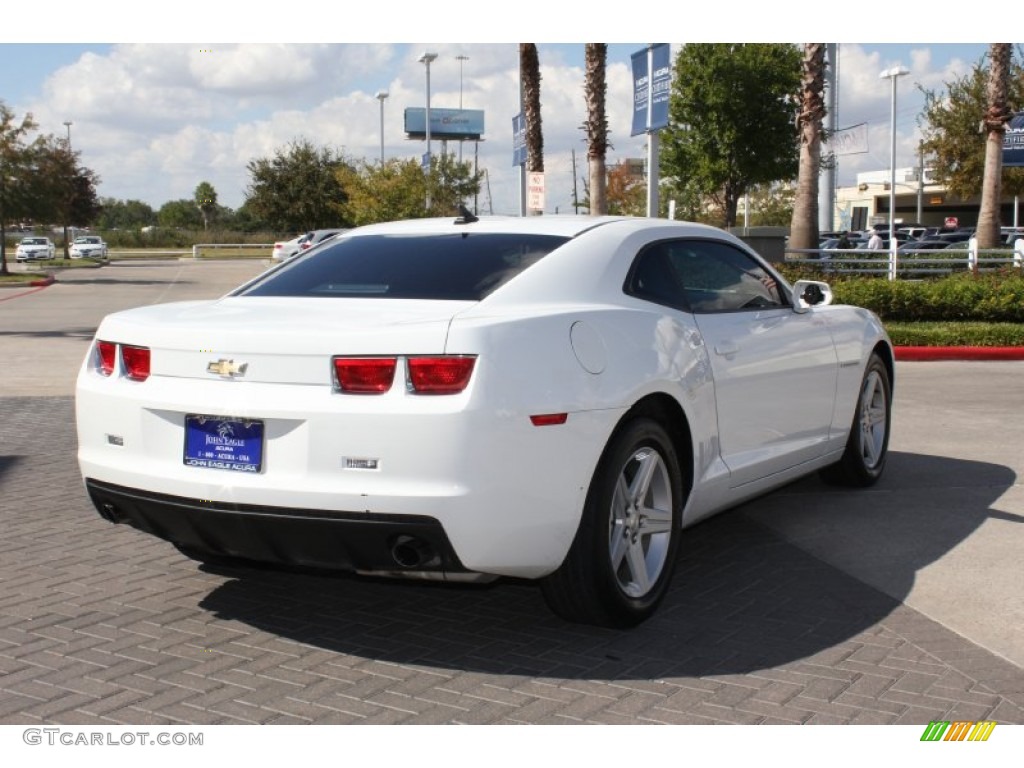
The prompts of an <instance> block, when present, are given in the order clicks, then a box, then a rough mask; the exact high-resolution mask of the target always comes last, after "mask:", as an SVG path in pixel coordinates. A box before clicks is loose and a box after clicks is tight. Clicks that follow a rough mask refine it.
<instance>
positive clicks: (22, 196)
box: [0, 101, 38, 275]
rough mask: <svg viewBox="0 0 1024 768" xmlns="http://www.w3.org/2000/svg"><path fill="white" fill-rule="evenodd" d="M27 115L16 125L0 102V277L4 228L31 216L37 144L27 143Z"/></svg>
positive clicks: (3, 263) (29, 123) (31, 127)
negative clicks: (10, 223)
mask: <svg viewBox="0 0 1024 768" xmlns="http://www.w3.org/2000/svg"><path fill="white" fill-rule="evenodd" d="M36 127H37V126H36V122H35V120H33V119H32V115H31V114H26V115H25V116H24V117H23V118H22V119H21V120H20V121H18V120H17V119H16V118H15V115H14V112H13V110H11V109H10V108H9V107H8V106H7V105H6V104H5V103H4V102H2V101H0V274H4V275H6V274H8V270H7V224H8V223H9V222H14V221H19V220H21V219H22V218H29V217H31V216H32V215H33V209H34V207H35V201H34V200H33V196H32V195H33V193H32V190H33V187H34V185H33V181H34V179H33V178H32V176H33V174H34V172H35V156H34V154H35V151H36V149H37V148H38V145H37V144H32V143H29V142H28V134H29V133H31V132H32V131H34V130H35V129H36Z"/></svg>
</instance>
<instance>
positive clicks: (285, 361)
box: [76, 215, 893, 626]
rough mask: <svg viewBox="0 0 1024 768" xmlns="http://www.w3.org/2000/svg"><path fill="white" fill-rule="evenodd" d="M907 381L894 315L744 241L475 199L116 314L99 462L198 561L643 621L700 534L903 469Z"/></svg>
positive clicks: (80, 409) (110, 329) (107, 479)
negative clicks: (898, 426)
mask: <svg viewBox="0 0 1024 768" xmlns="http://www.w3.org/2000/svg"><path fill="white" fill-rule="evenodd" d="M892 382H893V353H892V347H891V344H890V341H889V339H888V337H887V336H886V334H885V331H884V329H883V328H882V325H881V323H880V322H879V321H878V319H877V318H876V317H875V316H874V315H873V314H872V313H870V312H869V311H867V310H864V309H860V308H857V307H850V306H838V305H835V304H833V303H832V294H831V292H830V290H829V288H828V286H827V285H826V284H825V283H818V282H810V281H801V282H798V283H797V284H795V285H792V286H790V285H789V284H788V283H786V281H785V280H784V279H783V278H782V277H781V276H780V275H778V274H777V273H775V272H774V271H773V270H772V268H771V266H770V265H768V264H767V263H765V262H764V261H763V260H762V259H761V258H760V257H759V256H757V255H756V254H755V253H754V252H753V251H751V250H750V249H749V248H748V247H747V246H746V245H744V244H743V243H742V242H741V241H740V240H738V239H736V238H735V237H732V236H731V235H729V234H727V233H725V232H722V231H720V230H717V229H714V228H711V227H706V226H702V225H698V224H688V223H683V222H674V221H667V220H659V219H639V218H617V217H585V216H562V217H559V216H539V217H524V218H497V217H488V218H482V219H479V220H477V219H476V218H475V217H473V216H470V215H464V216H462V217H459V218H457V219H453V218H449V219H432V220H418V221H403V222H394V223H389V224H379V225H373V226H367V227H362V228H359V229H355V230H350V231H349V232H347V233H346V234H344V235H343V236H341V237H340V238H338V239H337V240H335V241H334V242H332V243H329V244H326V245H325V246H324V247H322V248H318V249H316V250H314V251H311V252H309V253H308V254H305V255H302V256H299V257H297V258H295V259H293V260H290V261H287V262H285V263H283V264H280V265H278V266H276V267H274V268H272V269H270V270H268V271H267V272H265V273H264V274H262V275H261V276H259V277H257V278H256V279H254V280H252V281H250V282H249V283H247V284H245V285H243V286H241V287H240V288H238V289H236V290H235V291H233V292H231V293H230V294H228V295H227V296H224V297H223V298H220V299H217V300H213V301H189V302H180V303H175V304H165V305H157V306H149V307H142V308H138V309H133V310H128V311H125V312H118V313H116V314H112V315H110V316H108V317H107V318H105V319H104V320H103V322H102V324H101V325H100V327H99V329H98V330H97V333H96V337H95V339H94V341H93V343H92V345H91V347H90V349H89V352H88V354H87V355H86V358H85V361H84V363H83V365H82V368H81V372H80V374H79V377H78V384H77V397H76V406H77V421H78V443H79V453H78V457H79V463H80V467H81V471H82V475H83V477H84V479H85V485H86V489H87V491H88V493H89V496H90V497H91V499H92V501H93V503H94V504H95V506H96V508H97V509H98V511H99V513H100V514H101V515H102V516H103V517H104V518H106V519H108V520H110V521H113V522H118V523H128V524H130V525H132V526H134V527H136V528H138V529H140V530H142V531H145V532H147V533H150V534H153V535H155V536H158V537H160V538H163V539H166V540H167V541H169V542H171V543H172V544H174V545H175V546H177V547H178V548H179V549H180V550H181V551H183V552H185V553H186V554H188V555H189V556H191V557H194V558H196V559H198V560H203V561H214V560H223V559H225V558H228V559H241V560H254V561H264V562H271V563H278V564H283V565H289V566H305V567H314V568H327V569H341V570H349V571H356V572H367V573H375V574H389V575H407V576H415V577H421V578H436V579H449V580H483V579H491V578H495V577H498V576H513V577H523V578H530V579H539V580H540V583H541V585H542V588H543V593H544V595H545V597H546V599H547V601H548V604H549V605H550V606H551V608H552V609H553V610H554V611H555V612H557V613H558V614H559V615H561V616H563V617H564V618H567V619H569V620H573V621H581V622H587V623H594V624H601V625H608V626H630V625H634V624H636V623H638V622H640V621H642V620H644V619H645V618H647V617H648V616H650V615H651V614H652V613H653V612H654V610H655V609H656V607H657V605H658V603H659V601H660V600H661V598H662V597H663V596H664V594H665V592H666V590H667V587H668V584H669V580H670V578H671V574H672V570H673V566H674V563H675V560H676V557H677V551H678V548H679V543H680V539H681V537H682V536H684V535H685V534H684V529H685V528H686V527H687V526H689V525H691V524H693V523H695V522H696V521H698V520H700V519H702V518H705V517H707V516H708V515H711V514H713V513H715V512H718V511H721V510H724V509H727V508H729V507H732V506H734V505H736V504H738V503H740V502H742V501H744V500H746V499H749V498H751V497H754V496H756V495H759V494H763V493H765V492H767V491H770V490H771V489H773V488H777V487H779V486H781V485H783V484H784V483H788V482H790V481H791V480H793V479H795V478H797V477H800V476H802V475H806V474H808V473H810V472H814V471H816V470H821V471H822V474H823V475H824V476H825V477H826V478H827V479H830V480H834V481H837V482H841V483H846V484H849V485H870V484H871V483H873V482H875V481H876V480H877V479H878V477H879V476H880V475H881V473H882V470H883V467H884V465H885V459H886V451H887V446H888V439H889V423H890V405H891V398H892Z"/></svg>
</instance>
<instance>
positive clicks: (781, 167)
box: [661, 43, 801, 226]
mask: <svg viewBox="0 0 1024 768" xmlns="http://www.w3.org/2000/svg"><path fill="white" fill-rule="evenodd" d="M800 59H801V57H800V50H799V49H798V48H797V47H796V46H794V45H790V44H785V43H756V44H754V43H751V44H739V43H721V44H720V43H690V44H688V45H686V46H685V47H684V48H683V49H682V50H681V51H680V52H679V54H678V56H677V57H676V61H675V67H674V69H675V71H674V74H673V82H672V93H671V96H670V101H669V127H668V128H666V129H665V130H664V131H663V132H662V142H663V143H662V154H661V177H662V178H663V179H671V180H674V186H675V187H676V188H677V189H678V190H681V191H685V192H686V193H687V194H688V195H693V193H698V194H700V195H702V196H704V197H705V198H706V199H707V200H709V201H710V203H711V207H713V208H717V209H718V210H720V211H721V212H722V220H721V221H720V223H722V224H724V225H725V226H733V225H735V223H736V209H737V204H738V202H739V199H740V198H741V197H742V196H743V194H744V193H745V192H746V191H747V189H748V188H749V187H750V186H751V185H753V184H764V183H767V182H772V181H781V180H786V179H792V178H794V177H795V176H796V173H797V167H798V163H797V158H798V144H797V132H796V130H795V129H794V118H795V117H796V111H797V105H798V99H799V89H800Z"/></svg>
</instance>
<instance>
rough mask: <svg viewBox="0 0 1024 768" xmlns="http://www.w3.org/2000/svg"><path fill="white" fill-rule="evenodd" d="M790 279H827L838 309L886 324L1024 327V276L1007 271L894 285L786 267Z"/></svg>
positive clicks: (894, 281) (866, 278)
mask: <svg viewBox="0 0 1024 768" xmlns="http://www.w3.org/2000/svg"><path fill="white" fill-rule="evenodd" d="M783 271H784V272H785V273H786V277H787V279H790V280H797V279H801V278H803V279H819V280H820V279H824V280H826V281H827V282H829V284H830V285H831V286H832V292H833V293H834V294H835V300H836V303H838V304H853V305H855V306H859V307H865V308H867V309H870V310H872V311H873V312H875V313H876V314H877V315H878V316H879V317H880V318H882V320H884V321H899V322H927V321H932V322H944V323H950V322H964V321H973V322H985V323H1024V276H1022V275H1021V273H1020V271H1019V270H1013V269H1006V270H1002V271H1000V272H986V273H983V274H980V275H972V274H969V273H968V274H956V275H950V276H948V277H943V278H932V279H928V280H906V279H900V280H888V279H886V278H880V277H849V276H839V275H826V276H824V277H822V276H821V275H820V274H819V275H818V276H816V277H815V276H814V273H813V272H811V271H809V270H807V269H806V268H796V269H794V268H792V267H784V268H783Z"/></svg>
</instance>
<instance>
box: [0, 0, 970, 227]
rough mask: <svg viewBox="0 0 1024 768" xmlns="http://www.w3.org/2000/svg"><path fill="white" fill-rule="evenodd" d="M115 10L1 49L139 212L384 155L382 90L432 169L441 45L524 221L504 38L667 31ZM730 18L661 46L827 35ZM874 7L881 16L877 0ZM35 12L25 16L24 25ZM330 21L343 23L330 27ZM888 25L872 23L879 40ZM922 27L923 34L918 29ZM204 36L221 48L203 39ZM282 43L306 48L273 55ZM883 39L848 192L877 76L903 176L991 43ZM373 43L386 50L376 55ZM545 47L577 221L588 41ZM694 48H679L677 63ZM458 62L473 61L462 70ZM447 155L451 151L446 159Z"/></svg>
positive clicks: (476, 19)
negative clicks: (310, 160)
mask: <svg viewBox="0 0 1024 768" xmlns="http://www.w3.org/2000/svg"><path fill="white" fill-rule="evenodd" d="M104 5H109V6H111V7H114V6H116V5H117V4H114V3H106V4H105V3H104V2H102V0H96V2H93V3H90V4H88V6H87V10H82V8H81V6H79V5H71V4H67V5H63V4H62V3H59V2H58V3H57V7H56V8H54V9H53V13H52V14H48V15H49V16H50V17H51V21H52V19H60V20H61V22H60V24H55V23H48V24H46V25H45V26H40V24H39V19H38V16H37V15H32V16H31V18H29V14H28V11H19V10H15V11H13V12H11V11H6V10H5V22H6V23H5V25H4V27H3V28H2V29H0V35H10V34H11V32H12V30H25V29H33V30H34V29H45V33H40V35H39V37H38V38H35V39H34V38H32V37H29V38H28V39H27V40H26V38H25V37H24V36H21V35H19V36H18V37H17V38H16V39H13V40H12V39H8V38H5V37H0V100H3V101H4V103H6V104H7V105H8V106H9V107H11V108H13V109H14V110H15V112H16V113H17V114H18V115H21V114H24V113H25V112H32V114H33V115H34V116H35V118H36V120H37V121H38V122H39V124H40V130H41V131H43V132H45V133H54V134H60V135H63V134H64V132H65V130H66V129H65V127H64V125H63V123H64V121H67V120H70V121H71V122H72V128H71V137H72V144H73V146H74V148H75V149H76V150H79V151H81V153H82V161H83V162H84V163H85V164H86V165H88V166H89V167H91V168H93V169H94V170H96V171H97V173H98V174H99V175H100V178H101V183H100V194H101V195H102V196H109V197H115V198H121V199H140V200H144V201H145V202H147V203H149V204H151V205H153V206H154V207H158V206H159V205H161V204H162V203H163V202H165V201H167V200H170V199H176V198H181V197H189V198H190V197H191V196H192V192H193V190H194V189H195V186H196V185H197V184H198V183H199V182H200V181H204V180H205V181H210V182H211V183H212V184H213V185H214V187H215V188H216V189H217V191H218V195H219V199H220V202H221V203H222V204H225V205H229V206H232V207H236V206H238V205H239V204H241V202H242V200H243V199H244V194H245V187H246V185H247V183H248V173H247V171H246V169H245V166H246V163H247V162H248V161H249V160H251V159H252V158H255V157H263V156H268V155H271V154H272V153H273V151H274V150H275V149H276V148H279V147H282V146H284V145H285V144H286V143H287V142H289V141H292V140H294V139H296V138H308V139H310V140H312V141H314V142H316V143H320V144H327V145H332V146H335V147H338V148H340V149H342V150H343V151H344V152H345V153H346V154H348V155H350V156H353V157H357V158H358V157H366V158H371V159H373V158H376V157H377V156H379V152H380V135H381V125H380V103H379V102H378V101H377V99H375V98H374V94H375V93H376V92H377V91H379V90H387V91H388V92H389V93H390V97H389V98H388V100H387V101H386V102H385V104H384V106H385V115H384V139H385V154H386V156H388V157H416V156H419V154H420V153H422V152H423V150H424V146H423V144H422V142H412V141H409V140H407V139H405V136H404V133H403V132H402V115H403V110H404V109H405V108H406V107H422V106H423V105H424V103H425V70H424V66H423V65H422V64H420V63H419V62H418V61H417V59H418V57H419V55H420V53H421V52H422V51H424V50H432V51H436V52H437V53H438V54H439V57H438V59H437V61H435V62H434V64H433V65H432V66H431V104H432V106H433V107H435V108H437V107H457V106H458V101H459V96H460V87H461V92H462V98H463V104H464V106H465V107H466V108H470V109H482V110H484V113H485V121H486V129H485V136H484V139H485V140H484V141H483V142H481V144H480V145H479V156H478V161H479V164H480V167H481V168H485V169H486V170H487V172H488V181H489V184H488V185H487V187H486V188H485V190H484V194H483V195H482V196H481V201H480V204H481V207H482V208H483V209H484V210H485V212H487V211H488V210H489V209H493V210H494V212H495V213H515V212H516V211H517V208H518V172H517V170H516V169H515V168H514V167H513V166H512V164H511V119H512V116H513V115H514V114H515V112H516V111H517V109H518V57H517V47H516V44H515V43H513V42H503V41H504V40H516V39H527V35H528V34H530V33H533V34H532V39H534V40H537V39H541V40H543V39H544V36H543V34H541V35H538V34H536V30H528V29H523V28H522V27H523V26H524V24H525V21H524V19H527V18H528V17H529V12H530V11H531V10H534V9H546V14H545V15H544V16H543V18H545V19H547V20H548V23H547V24H545V25H544V32H546V33H548V34H554V33H557V37H555V40H556V41H564V40H585V39H602V38H603V39H614V40H623V39H626V40H628V39H637V40H642V39H643V38H644V37H645V36H646V33H649V32H650V31H651V30H650V29H649V27H650V20H649V19H646V18H643V19H636V18H633V17H632V16H631V17H629V18H624V19H623V20H622V21H618V20H614V21H613V20H611V19H607V18H606V19H602V20H599V21H597V22H594V23H593V25H592V28H591V29H587V28H586V26H584V25H583V24H582V23H581V22H580V21H579V19H577V18H575V17H573V16H572V15H570V13H569V12H568V11H559V10H557V9H556V10H554V11H552V10H551V9H550V7H549V6H551V5H552V4H550V3H548V4H547V5H545V4H543V3H533V2H532V0H529V1H525V0H520V2H517V3H516V4H515V5H509V4H506V5H502V6H501V7H500V8H501V9H503V10H501V11H500V14H501V15H499V16H498V17H497V19H498V20H497V21H495V20H494V19H495V18H496V17H495V16H493V15H491V17H490V18H488V17H487V16H488V15H487V14H484V13H483V12H482V11H480V10H476V11H473V12H472V13H468V12H460V11H458V10H457V9H456V8H455V7H454V6H446V5H438V4H435V5H431V6H424V5H423V4H422V3H406V2H404V0H402V1H401V2H397V1H396V0H391V2H390V3H389V4H388V5H387V8H388V10H389V11H391V13H389V14H388V18H387V19H386V20H380V21H372V22H371V21H367V22H358V21H356V22H355V23H353V22H352V19H351V18H346V16H347V15H348V14H345V13H344V12H343V11H342V10H341V6H339V7H338V8H339V10H338V11H327V12H326V13H327V14H328V18H323V14H324V13H325V11H323V10H321V9H322V7H325V6H320V5H316V4H313V3H308V4H307V0H295V1H294V2H290V3H289V4H288V6H287V7H288V11H289V13H288V17H287V19H286V20H284V21H281V20H279V19H272V18H270V16H269V15H268V14H267V13H265V12H264V13H262V14H250V15H248V16H247V17H246V18H245V19H238V18H235V17H233V16H232V14H231V13H230V12H229V11H218V10H210V8H209V3H206V4H203V3H197V2H194V1H193V0H181V2H179V3H178V4H176V11H175V14H174V17H173V18H170V19H166V20H161V22H160V23H159V24H154V23H152V22H149V23H146V24H144V25H143V24H140V23H139V22H135V23H132V24H128V25H124V26H114V25H111V23H110V22H109V19H110V18H111V17H112V16H111V14H110V13H104V12H103V11H104ZM793 5H794V4H789V6H788V7H793ZM795 5H796V6H799V5H800V3H797V4H795ZM48 7H49V6H48ZM276 7H278V8H283V6H280V5H278V6H276ZM807 7H808V8H821V6H820V4H808V5H807ZM729 8H730V19H729V24H728V26H727V27H726V26H723V25H722V24H721V23H718V24H717V25H715V24H712V23H707V24H706V26H704V27H702V26H701V24H702V23H704V22H694V21H693V20H691V19H684V18H682V17H683V15H684V14H685V11H682V10H680V11H679V14H680V20H679V22H678V23H677V24H668V23H666V24H665V25H664V26H665V29H664V30H659V31H661V32H663V33H664V35H663V39H665V38H667V39H669V40H671V39H672V37H673V32H675V35H676V37H677V38H680V39H684V41H693V40H712V41H722V40H734V41H735V40H740V41H745V40H759V41H779V40H784V39H786V38H788V37H790V36H793V37H797V38H798V39H808V38H813V37H815V36H817V37H818V39H821V38H822V37H826V38H827V35H825V34H822V32H823V30H822V29H813V27H812V28H811V29H800V28H795V29H794V28H790V26H787V27H786V28H785V30H783V29H782V28H781V27H777V21H776V22H772V21H766V20H765V19H762V18H760V17H759V16H758V15H757V14H758V13H759V11H758V8H759V6H757V5H756V4H749V5H748V4H746V3H743V2H741V3H738V4H736V3H733V4H730V6H729ZM829 8H833V7H829ZM860 8H861V10H866V11H868V12H870V11H871V3H868V4H867V6H861V7H860ZM19 13H25V14H26V19H24V20H21V19H17V18H16V17H17V15H18V14H19ZM37 13H38V11H37V12H36V14H37ZM121 13H123V12H121ZM332 13H334V14H336V15H337V18H332V17H330V14H332ZM552 14H554V17H552ZM12 16H13V17H15V18H12ZM254 17H258V18H255V19H254ZM868 17H870V16H868ZM890 20H891V22H892V24H891V25H890V24H887V25H885V26H886V27H887V28H888V27H890V26H892V27H894V28H896V29H900V28H909V27H903V26H902V24H901V20H900V19H899V18H898V17H892V16H891V13H890ZM165 21H166V23H164V22H165ZM773 23H775V24H776V28H773V27H772V24H773ZM853 26H854V27H856V26H858V25H853ZM859 26H862V27H866V26H867V25H859ZM881 26H883V25H881V24H872V25H871V27H872V34H878V33H877V32H876V30H877V29H878V27H881ZM917 26H919V24H917V23H916V21H915V24H914V26H913V28H915V29H916V27H917ZM602 27H603V28H602ZM282 30H285V31H282ZM959 31H960V32H963V33H965V34H966V33H969V31H970V30H967V29H962V28H961V29H960V30H959ZM199 32H205V33H206V34H208V35H209V36H210V38H212V40H213V41H212V42H211V41H210V40H200V41H198V42H191V43H190V42H188V40H190V39H193V38H194V37H195V36H196V35H197V34H198V33H199ZM812 33H817V35H815V34H812ZM281 34H288V35H290V36H291V37H290V39H286V40H285V41H284V42H282V43H279V42H275V39H276V36H278V35H281ZM726 34H727V36H723V35H726ZM492 36H493V38H494V39H488V38H490V37H492ZM879 37H882V38H883V39H882V42H881V43H873V44H865V43H859V42H844V43H841V44H840V49H839V50H840V54H839V76H840V85H839V124H840V127H842V126H847V125H852V124H855V123H860V122H866V123H868V125H869V152H868V153H866V154H865V155H857V156H850V157H847V158H843V159H842V160H841V161H840V183H852V182H853V180H854V178H855V174H856V173H857V172H858V171H864V170H877V169H880V168H885V167H887V165H888V135H889V133H888V132H889V110H890V101H889V96H890V90H889V85H888V81H880V80H879V77H878V75H879V73H880V72H881V70H882V69H885V68H887V67H889V66H892V65H893V64H896V63H900V64H903V65H904V66H905V67H907V68H909V69H910V70H911V75H910V76H908V77H905V78H901V80H900V84H899V97H898V109H897V143H898V149H897V165H898V166H905V165H910V164H912V163H913V162H914V158H913V152H914V148H915V147H916V144H917V138H918V135H919V133H918V127H917V117H918V115H919V113H920V111H921V105H922V103H923V98H922V96H921V93H920V88H922V87H924V88H931V89H939V90H941V89H942V86H943V83H945V82H949V81H950V80H951V79H953V78H954V77H957V76H961V75H963V74H965V73H966V72H967V71H969V69H970V67H971V66H972V65H973V64H974V63H975V62H977V61H978V60H979V58H980V57H981V56H982V55H983V54H984V52H985V50H986V47H987V45H986V44H965V43H955V42H915V43H895V42H890V41H886V40H885V39H884V35H879ZM320 38H326V39H320ZM83 40H84V41H88V40H106V41H109V42H107V43H103V44H93V43H83V42H82V41H83ZM370 40H372V41H383V42H366V41H370ZM388 40H391V41H394V40H404V41H422V42H388ZM431 40H434V41H438V40H441V41H444V40H448V41H451V40H456V41H457V40H477V41H481V42H473V43H468V42H464V43H459V42H454V43H453V42H430V41H431ZM170 41H175V42H170ZM178 41H182V42H178ZM218 41H219V42H218ZM645 44H646V43H643V42H637V43H629V42H615V43H611V44H610V48H609V57H608V65H609V71H608V87H609V93H608V108H609V122H610V127H611V132H612V136H611V140H612V144H613V149H612V151H611V152H610V154H609V161H610V162H616V161H617V160H619V159H622V158H625V157H642V156H643V155H644V152H645V147H644V141H643V137H633V138H631V137H630V136H629V129H630V125H629V109H630V106H631V90H630V88H631V84H630V81H631V77H630V72H629V61H630V55H631V54H632V53H633V52H635V51H638V50H640V49H642V48H643V47H644V45H645ZM538 45H539V48H540V61H541V73H542V85H541V98H542V118H543V121H544V134H545V166H546V171H547V190H548V192H547V210H548V211H549V212H554V211H555V210H558V211H560V212H571V195H572V187H573V177H574V173H573V158H572V155H573V151H575V155H576V168H575V177H576V179H579V178H580V177H581V176H584V175H585V173H586V170H585V145H584V143H583V140H582V138H583V136H582V133H581V131H580V130H579V126H580V124H581V123H582V122H583V119H584V115H585V107H584V106H583V97H582V83H583V70H582V64H583V61H582V59H583V45H582V43H579V42H570V43H564V42H541V43H538ZM681 45H682V43H678V42H675V43H672V47H673V52H675V51H677V50H678V49H679V47H680V46H681ZM457 56H468V57H469V58H468V59H467V60H464V61H462V62H460V61H459V60H458V59H457V58H456V57H457ZM460 66H461V78H460ZM438 150H439V146H438V145H437V144H436V143H435V146H434V151H435V152H437V151H438ZM464 152H469V153H470V154H471V153H472V150H471V149H468V148H464Z"/></svg>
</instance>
